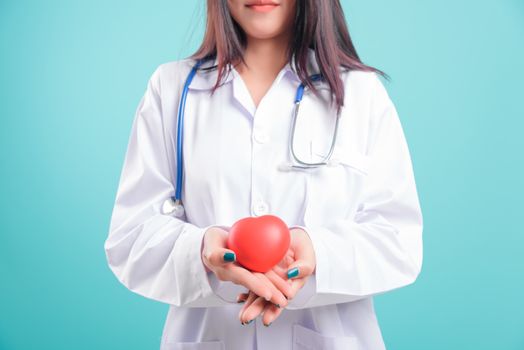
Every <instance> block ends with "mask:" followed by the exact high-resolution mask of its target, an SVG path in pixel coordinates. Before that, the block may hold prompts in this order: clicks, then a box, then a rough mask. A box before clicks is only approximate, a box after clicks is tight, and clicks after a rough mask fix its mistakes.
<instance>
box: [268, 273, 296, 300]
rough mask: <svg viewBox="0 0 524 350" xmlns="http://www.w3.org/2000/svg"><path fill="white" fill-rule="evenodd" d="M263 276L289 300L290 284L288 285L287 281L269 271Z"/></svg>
mask: <svg viewBox="0 0 524 350" xmlns="http://www.w3.org/2000/svg"><path fill="white" fill-rule="evenodd" d="M265 275H266V277H267V278H268V279H269V280H270V281H271V283H273V285H274V286H275V287H277V288H278V290H280V292H281V293H282V294H284V297H286V299H289V296H290V295H291V283H288V281H286V280H285V279H283V278H282V277H280V276H279V275H278V274H277V273H276V272H275V271H273V270H269V271H268V272H266V274H265Z"/></svg>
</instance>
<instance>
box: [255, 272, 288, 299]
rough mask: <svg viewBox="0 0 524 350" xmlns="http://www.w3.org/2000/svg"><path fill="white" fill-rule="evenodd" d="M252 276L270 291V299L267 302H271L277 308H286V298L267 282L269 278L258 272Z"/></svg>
mask: <svg viewBox="0 0 524 350" xmlns="http://www.w3.org/2000/svg"><path fill="white" fill-rule="evenodd" d="M254 275H255V276H256V277H257V278H259V279H260V280H261V281H262V282H263V283H264V284H265V285H266V286H267V287H268V288H269V289H270V290H271V293H272V295H271V298H270V300H269V301H271V302H272V303H273V304H275V305H277V306H278V307H286V306H287V298H286V297H285V296H284V294H282V292H281V291H280V290H279V289H278V288H277V287H276V286H275V285H274V284H273V282H271V281H270V280H269V278H268V277H267V276H266V275H265V274H263V273H260V272H255V273H254Z"/></svg>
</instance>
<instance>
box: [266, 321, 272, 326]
mask: <svg viewBox="0 0 524 350" xmlns="http://www.w3.org/2000/svg"><path fill="white" fill-rule="evenodd" d="M271 323H272V322H269V323H268V324H265V323H264V326H266V327H269V326H270V325H271Z"/></svg>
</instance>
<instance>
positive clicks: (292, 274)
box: [287, 267, 298, 278]
mask: <svg viewBox="0 0 524 350" xmlns="http://www.w3.org/2000/svg"><path fill="white" fill-rule="evenodd" d="M297 276H298V267H295V268H293V269H291V270H289V271H288V272H287V278H293V277H297Z"/></svg>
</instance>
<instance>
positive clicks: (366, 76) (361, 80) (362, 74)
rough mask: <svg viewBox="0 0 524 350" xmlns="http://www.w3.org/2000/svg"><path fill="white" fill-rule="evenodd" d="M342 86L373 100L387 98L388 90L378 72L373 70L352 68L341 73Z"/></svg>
mask: <svg viewBox="0 0 524 350" xmlns="http://www.w3.org/2000/svg"><path fill="white" fill-rule="evenodd" d="M342 79H343V81H344V87H345V88H346V89H348V91H349V90H352V91H353V92H355V93H358V94H360V95H361V96H362V97H367V98H369V99H374V100H377V99H378V100H384V99H389V94H388V91H387V89H386V87H385V85H384V83H383V82H382V80H381V78H380V76H379V74H378V73H376V72H373V71H360V70H352V71H348V72H343V73H342Z"/></svg>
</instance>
